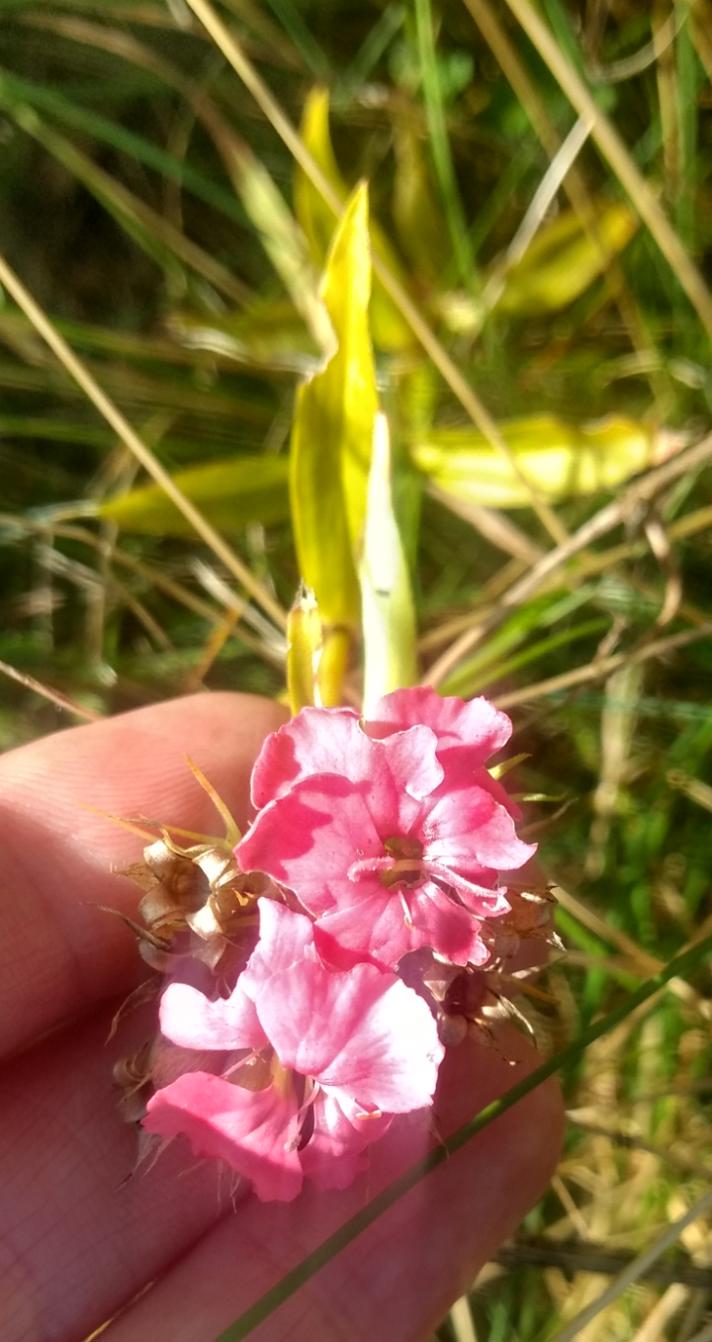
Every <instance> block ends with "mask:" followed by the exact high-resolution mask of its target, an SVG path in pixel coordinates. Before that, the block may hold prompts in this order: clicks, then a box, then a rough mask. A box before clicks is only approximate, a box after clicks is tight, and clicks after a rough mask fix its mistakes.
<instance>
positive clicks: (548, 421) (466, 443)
mask: <svg viewBox="0 0 712 1342" xmlns="http://www.w3.org/2000/svg"><path fill="white" fill-rule="evenodd" d="M499 431H500V433H501V435H502V437H503V439H504V441H505V442H506V443H507V446H508V447H509V448H510V450H511V452H512V453H513V455H514V456H515V458H516V461H517V465H518V466H519V468H520V470H521V471H522V473H523V475H524V476H525V477H526V480H528V481H530V482H531V484H532V486H533V487H534V489H535V490H536V492H537V493H538V494H539V496H540V497H541V498H544V499H546V500H547V501H549V502H551V503H557V502H559V501H560V500H561V499H566V498H572V497H581V496H585V495H588V494H595V493H598V492H599V490H610V489H615V488H616V487H617V486H618V485H620V484H622V483H623V482H624V481H625V480H627V479H628V478H629V477H630V476H631V475H635V474H636V473H637V472H638V471H642V470H645V469H646V468H647V467H649V466H652V465H655V464H657V463H658V462H660V461H663V460H664V459H665V457H667V456H669V455H670V454H671V452H672V451H673V450H674V442H673V439H672V438H671V437H670V436H668V435H666V434H665V433H664V432H660V431H658V430H656V429H655V428H653V427H651V426H650V425H647V424H644V423H642V422H640V421H638V420H633V419H628V418H626V417H625V416H623V415H609V416H607V417H606V418H605V419H602V420H598V421H596V422H595V423H591V424H581V425H575V424H568V423H566V422H565V421H564V420H561V419H558V418H556V416H554V415H536V416H531V417H529V418H526V419H512V420H504V421H503V422H502V423H501V424H500V425H499ZM411 454H412V458H413V461H414V462H415V464H416V466H418V467H419V469H420V470H422V471H424V472H425V473H426V474H427V475H428V476H429V477H430V479H431V480H432V482H433V484H435V485H437V486H438V487H439V489H441V490H442V491H444V493H446V494H452V495H453V496H454V497H455V498H456V499H458V500H459V501H460V502H469V503H472V504H475V505H478V506H482V507H488V508H527V507H530V506H531V495H530V493H529V491H528V490H527V488H526V485H525V483H524V482H523V481H522V480H520V479H519V478H518V476H517V475H516V474H515V473H514V472H513V471H512V469H511V467H510V465H509V462H508V461H507V460H506V458H505V457H504V456H503V455H502V454H500V453H499V452H495V451H494V449H493V448H492V447H490V445H489V443H488V442H487V441H486V439H485V438H484V437H483V435H482V434H480V433H478V432H477V430H476V429H472V428H467V427H465V428H446V429H431V430H429V431H428V433H427V434H424V435H423V438H422V439H421V440H419V441H418V442H415V443H413V445H412V448H411Z"/></svg>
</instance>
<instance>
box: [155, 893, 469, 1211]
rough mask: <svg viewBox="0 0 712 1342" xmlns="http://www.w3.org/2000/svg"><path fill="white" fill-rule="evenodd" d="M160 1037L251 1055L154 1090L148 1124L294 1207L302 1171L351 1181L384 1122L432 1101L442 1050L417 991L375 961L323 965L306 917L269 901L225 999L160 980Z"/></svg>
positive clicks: (327, 1182)
mask: <svg viewBox="0 0 712 1342" xmlns="http://www.w3.org/2000/svg"><path fill="white" fill-rule="evenodd" d="M161 1029H162V1031H163V1034H164V1035H165V1036H166V1037H167V1038H168V1039H170V1040H171V1041H172V1042H173V1043H176V1044H179V1045H180V1046H181V1047H183V1048H193V1049H196V1050H198V1049H200V1050H205V1049H216V1050H222V1051H227V1052H230V1053H232V1054H233V1055H234V1054H235V1052H236V1051H237V1050H241V1049H245V1050H251V1051H252V1056H251V1055H250V1054H249V1053H246V1055H245V1061H244V1062H243V1064H242V1067H241V1068H240V1066H238V1067H237V1070H234V1072H233V1074H232V1075H233V1076H234V1079H231V1078H230V1077H229V1076H221V1077H220V1076H214V1075H211V1074H209V1073H206V1072H198V1071H196V1072H188V1073H186V1074H185V1075H183V1076H181V1077H179V1078H178V1080H176V1081H174V1082H173V1083H172V1084H171V1085H169V1086H167V1087H165V1088H164V1089H163V1090H160V1091H158V1092H157V1093H156V1094H155V1095H154V1096H153V1098H152V1099H151V1100H150V1101H149V1105H148V1115H147V1118H146V1119H145V1121H144V1126H145V1127H146V1128H147V1129H148V1131H149V1132H154V1133H158V1134H160V1135H162V1136H164V1137H169V1136H174V1135H175V1134H177V1133H183V1134H185V1135H186V1136H188V1137H189V1138H190V1140H191V1142H192V1145H193V1149H194V1150H195V1152H196V1153H197V1154H200V1155H209V1156H216V1157H218V1158H220V1159H222V1160H224V1161H226V1163H227V1164H229V1165H230V1166H231V1167H232V1168H233V1169H234V1170H236V1171H237V1172H238V1173H240V1174H243V1175H245V1176H246V1177H248V1178H249V1179H250V1180H251V1181H252V1183H253V1186H254V1188H255V1191H256V1193H257V1195H258V1197H260V1198H262V1199H263V1200H271V1199H279V1200H285V1201H286V1200H289V1199H291V1198H293V1197H295V1196H296V1195H297V1193H298V1192H299V1190H300V1188H301V1184H302V1180H303V1177H304V1175H305V1174H306V1175H308V1176H309V1177H311V1178H313V1179H315V1180H316V1181H317V1182H318V1183H319V1184H320V1185H321V1186H322V1187H328V1186H339V1187H343V1186H345V1185H346V1184H347V1183H349V1182H350V1181H351V1179H352V1178H353V1176H354V1174H355V1173H356V1172H357V1170H358V1169H359V1168H361V1165H362V1154H363V1152H364V1150H365V1148H366V1147H367V1146H368V1145H370V1143H371V1142H373V1141H375V1140H376V1139H377V1138H378V1137H380V1136H381V1135H382V1134H383V1132H384V1131H385V1129H386V1127H387V1126H388V1124H389V1123H390V1121H391V1116H392V1115H393V1114H399V1113H407V1112H409V1111H411V1110H415V1109H421V1108H424V1107H426V1106H427V1105H428V1104H429V1103H430V1101H431V1099H432V1096H433V1092H434V1090H435V1084H436V1080H437V1071H438V1066H439V1063H440V1060H441V1058H442V1053H443V1050H442V1046H441V1044H440V1043H439V1041H438V1038H437V1028H436V1025H435V1021H434V1019H433V1016H432V1014H431V1012H430V1011H429V1009H428V1007H427V1005H426V1003H425V1002H424V1001H423V1000H421V998H420V997H418V996H417V995H416V993H414V992H413V991H412V990H411V989H409V988H407V987H406V986H405V984H404V983H402V982H401V981H400V980H399V979H398V978H396V976H395V975H394V974H390V973H388V972H386V971H384V970H382V969H380V968H379V967H377V966H376V965H373V964H358V965H356V966H355V967H353V968H352V969H349V970H348V971H346V972H342V971H335V970H332V969H329V968H327V967H326V965H325V964H324V962H323V960H322V959H321V957H320V955H319V953H318V950H317V946H316V942H315V936H314V925H313V924H312V923H311V921H310V920H309V919H308V918H305V917H304V916H303V915H301V914H297V913H291V912H290V911H289V910H287V909H286V908H285V907H284V906H283V905H279V904H277V903H275V902H274V901H272V900H261V901H260V940H259V942H258V944H257V948H256V950H255V951H254V952H253V954H252V956H251V958H250V960H249V962H248V964H247V967H246V969H245V970H244V972H243V973H242V975H241V976H240V979H239V980H238V983H237V985H236V987H235V988H234V990H233V992H232V993H231V995H230V997H228V998H223V999H218V1000H216V1001H211V1000H209V999H208V998H207V997H205V996H204V995H203V994H202V993H201V992H199V991H198V989H196V988H193V987H190V986H189V985H187V984H179V983H174V984H169V986H168V987H167V988H166V990H165V992H164V994H163V998H162V1001H161ZM256 1050H258V1051H259V1054H260V1059H261V1063H258V1064H257V1065H256V1064H255V1059H254V1051H256ZM250 1065H251V1066H252V1071H251V1072H250V1071H246V1068H249V1067H250ZM255 1077H257V1081H258V1085H257V1086H255ZM260 1081H261V1084H259V1082H260ZM250 1087H251V1088H250ZM335 1157H338V1159H335Z"/></svg>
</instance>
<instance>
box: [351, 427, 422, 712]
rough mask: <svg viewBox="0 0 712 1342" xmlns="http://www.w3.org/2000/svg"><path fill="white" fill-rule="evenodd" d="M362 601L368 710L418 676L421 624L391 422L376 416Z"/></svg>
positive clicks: (361, 574) (365, 689)
mask: <svg viewBox="0 0 712 1342" xmlns="http://www.w3.org/2000/svg"><path fill="white" fill-rule="evenodd" d="M359 574H360V579H361V596H362V602H363V643H364V677H363V679H364V687H363V709H364V713H368V712H369V711H370V709H372V708H373V706H374V704H375V703H376V701H377V700H378V699H380V697H381V695H383V694H388V693H389V692H390V691H391V690H397V689H399V688H401V687H403V686H406V685H412V684H414V682H415V680H416V679H417V667H416V655H415V645H416V625H415V609H414V605H413V595H412V592H411V586H410V576H409V573H408V565H407V563H406V559H405V554H404V551H403V545H402V541H401V537H400V533H399V530H398V524H397V522H396V518H395V514H394V511H393V494H392V483H391V453H390V443H389V438H388V423H387V421H386V417H385V415H377V417H376V422H375V426H374V438H373V454H372V460H371V470H370V473H369V480H368V509H367V514H366V530H365V535H364V545H363V554H362V558H361V564H360V567H359Z"/></svg>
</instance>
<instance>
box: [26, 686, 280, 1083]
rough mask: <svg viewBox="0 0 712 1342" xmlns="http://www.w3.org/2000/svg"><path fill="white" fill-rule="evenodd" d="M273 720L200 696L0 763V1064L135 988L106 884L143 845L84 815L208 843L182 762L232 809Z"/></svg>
mask: <svg viewBox="0 0 712 1342" xmlns="http://www.w3.org/2000/svg"><path fill="white" fill-rule="evenodd" d="M283 720H284V712H283V710H281V709H280V708H279V707H278V706H277V705H276V704H273V703H270V702H269V701H268V700H266V699H259V698H256V697H254V696H252V695H243V694H222V693H221V694H200V695H194V696H191V697H190V698H185V699H176V700H172V701H170V702H169V703H165V704H159V705H156V706H152V707H150V708H142V709H138V710H137V711H135V712H132V713H126V714H123V715H121V716H118V717H115V718H111V719H109V720H107V721H105V722H99V723H96V724H92V725H91V726H88V727H74V728H71V729H69V730H68V731H64V732H60V733H58V734H56V735H54V736H50V737H47V738H45V739H44V740H41V741H37V742H33V743H32V744H31V745H28V746H23V747H21V748H20V749H19V750H13V751H10V752H9V753H8V754H6V755H5V756H3V757H2V758H0V843H1V845H2V852H3V861H2V866H1V868H0V1057H2V1056H3V1055H5V1054H7V1053H9V1052H12V1051H14V1050H15V1049H18V1048H22V1047H24V1046H26V1045H27V1044H29V1043H31V1042H32V1041H33V1040H35V1039H36V1038H38V1037H39V1036H40V1035H42V1034H44V1033H46V1032H47V1031H48V1030H51V1029H53V1028H55V1027H56V1026H57V1025H60V1024H61V1023H62V1022H64V1021H66V1020H69V1019H71V1018H73V1017H75V1016H78V1015H79V1014H81V1013H82V1012H83V1011H86V1010H88V1009H89V1008H90V1007H91V1006H92V1005H93V1004H95V1003H97V1002H98V1001H100V1000H102V999H104V998H107V997H109V996H112V995H114V994H116V993H119V992H121V991H124V990H125V989H126V987H127V985H129V984H131V982H132V981H133V980H134V979H135V976H136V963H137V961H136V952H135V948H134V945H133V938H132V936H131V934H130V932H129V931H128V930H127V928H126V927H125V926H123V925H122V923H121V922H120V920H119V919H118V918H112V917H111V916H110V915H109V914H107V913H105V912H103V911H102V910H101V909H100V908H99V907H97V906H102V905H103V906H109V907H111V908H116V909H118V910H121V911H124V912H131V911H132V910H133V908H134V907H135V904H136V902H137V899H138V897H139V892H138V890H137V889H136V887H135V886H134V885H133V884H132V883H131V882H130V881H129V880H128V879H127V878H125V877H121V876H119V875H117V874H116V872H117V871H121V869H122V868H125V867H127V866H128V865H129V864H130V863H131V862H135V861H136V860H137V858H138V857H139V856H140V853H141V849H142V846H143V845H142V840H141V838H140V837H139V836H137V835H134V834H132V833H129V832H128V831H127V830H125V829H123V828H121V827H120V826H119V825H117V824H115V823H112V821H111V820H109V819H107V818H105V817H104V816H102V815H98V814H96V812H92V811H90V810H88V809H87V807H88V806H92V807H95V808H98V809H100V810H102V811H106V812H108V813H110V814H112V815H124V816H136V815H140V814H142V815H145V816H146V817H150V818H151V819H154V820H158V821H162V822H165V823H168V824H170V825H181V826H184V827H185V828H187V829H192V830H197V831H205V832H208V833H210V832H215V833H219V832H220V823H219V821H218V820H217V817H216V814H215V812H214V810H213V808H212V805H211V803H210V800H209V798H208V797H207V796H206V794H205V792H203V790H202V789H201V788H200V787H199V786H198V784H197V782H196V781H195V778H194V777H193V775H192V774H191V772H190V769H189V767H188V763H187V757H188V756H190V757H191V758H193V759H195V761H196V763H197V764H198V765H199V766H200V768H201V769H202V770H203V772H204V773H205V774H206V775H207V777H208V778H209V779H210V782H211V783H212V784H213V785H214V786H215V788H216V789H217V791H218V792H219V793H220V795H221V796H222V797H223V798H224V800H225V801H226V802H227V804H228V805H229V806H230V807H231V809H232V810H233V812H234V814H235V817H236V819H237V821H238V824H239V823H241V822H244V820H245V818H246V816H247V814H248V809H249V775H250V769H251V766H252V762H253V759H254V757H255V755H256V753H257V751H258V750H259V747H260V744H261V742H262V740H263V738H264V736H265V735H266V733H267V732H269V731H272V730H274V729H275V728H276V727H278V726H279V725H280V723H281V722H282V721H283Z"/></svg>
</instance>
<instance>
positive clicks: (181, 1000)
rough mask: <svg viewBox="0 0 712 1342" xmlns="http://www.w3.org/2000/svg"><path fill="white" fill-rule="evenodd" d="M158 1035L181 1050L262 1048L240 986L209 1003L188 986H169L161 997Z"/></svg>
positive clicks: (251, 1007) (260, 1034)
mask: <svg viewBox="0 0 712 1342" xmlns="http://www.w3.org/2000/svg"><path fill="white" fill-rule="evenodd" d="M160 1022H161V1033H162V1034H163V1035H165V1037H166V1039H170V1040H171V1041H172V1042H173V1043H174V1044H179V1045H180V1046H181V1047H182V1048H190V1049H221V1050H226V1051H228V1052H231V1051H232V1050H234V1049H242V1048H256V1049H259V1048H264V1046H265V1044H266V1043H267V1039H266V1038H265V1034H264V1031H263V1030H262V1027H261V1026H260V1023H259V1020H258V1017H257V1012H256V1011H255V1008H254V1005H253V1003H252V1002H251V1001H250V999H249V997H247V996H246V994H245V993H244V992H243V990H242V987H241V983H240V981H238V983H237V986H236V987H235V988H234V989H233V992H232V993H231V994H230V996H229V997H219V998H217V999H216V1000H215V1001H211V1000H210V998H209V997H206V996H205V994H204V993H201V992H200V991H199V990H198V989H197V988H192V987H191V986H190V984H188V983H169V984H168V987H167V988H166V989H165V990H164V992H163V995H162V997H161V1006H160Z"/></svg>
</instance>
